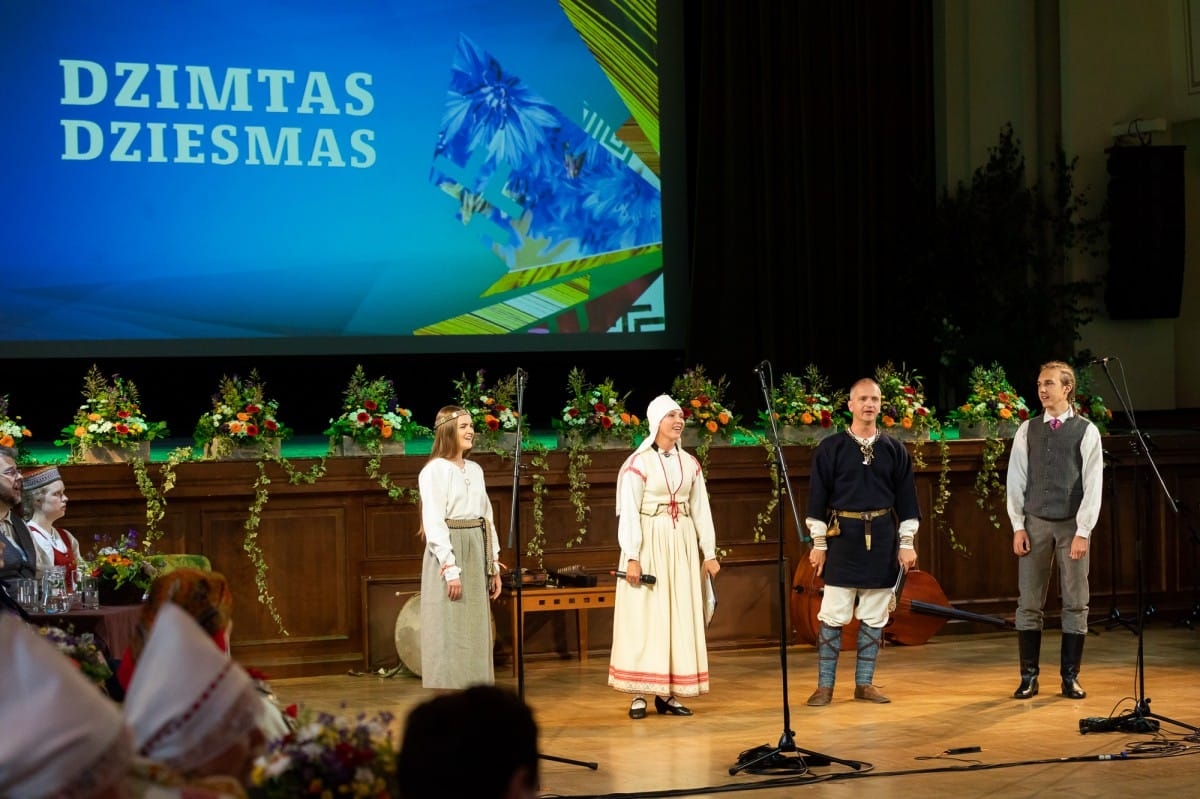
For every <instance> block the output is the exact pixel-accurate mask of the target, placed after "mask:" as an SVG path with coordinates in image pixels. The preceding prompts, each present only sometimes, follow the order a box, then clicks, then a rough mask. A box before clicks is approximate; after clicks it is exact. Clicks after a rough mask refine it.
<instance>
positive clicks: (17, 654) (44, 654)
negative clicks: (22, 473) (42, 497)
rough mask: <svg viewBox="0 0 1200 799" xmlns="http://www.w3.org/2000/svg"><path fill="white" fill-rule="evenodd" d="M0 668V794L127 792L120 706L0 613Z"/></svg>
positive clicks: (102, 798) (128, 753) (37, 796)
mask: <svg viewBox="0 0 1200 799" xmlns="http://www.w3.org/2000/svg"><path fill="white" fill-rule="evenodd" d="M0 468H2V467H0ZM0 671H2V672H3V674H4V690H5V697H4V700H3V701H0V730H3V731H4V732H3V734H2V735H0V796H4V797H9V799H45V797H48V796H64V797H85V796H86V797H98V798H99V799H106V798H107V797H114V798H117V797H125V796H127V793H126V785H125V777H126V773H127V771H128V769H129V765H130V762H131V758H132V747H131V745H130V739H129V733H128V730H126V728H125V724H124V722H123V720H122V718H121V711H120V709H119V708H118V707H117V705H115V704H113V702H112V700H110V699H108V697H106V696H104V694H103V693H101V692H100V691H99V690H97V689H96V686H94V685H92V684H91V683H90V682H88V680H87V678H86V677H84V676H83V675H82V674H81V673H80V671H79V669H78V668H77V667H75V666H74V665H73V664H72V663H71V661H70V660H69V659H67V658H65V657H63V656H62V655H61V654H59V652H58V651H57V650H56V649H55V648H54V647H53V646H52V645H51V644H49V643H48V642H47V641H46V640H44V639H43V638H42V637H41V636H40V635H38V634H37V633H36V632H34V631H33V630H32V629H31V628H30V627H29V626H28V625H26V624H25V623H24V622H22V621H21V620H20V619H18V618H16V617H15V616H13V615H11V614H0Z"/></svg>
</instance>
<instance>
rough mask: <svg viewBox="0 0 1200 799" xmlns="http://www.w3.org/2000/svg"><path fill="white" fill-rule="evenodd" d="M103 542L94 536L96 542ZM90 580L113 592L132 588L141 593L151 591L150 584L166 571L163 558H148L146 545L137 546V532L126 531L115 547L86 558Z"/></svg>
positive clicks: (96, 552)
mask: <svg viewBox="0 0 1200 799" xmlns="http://www.w3.org/2000/svg"><path fill="white" fill-rule="evenodd" d="M101 540H102V539H101V537H100V536H99V535H97V536H96V541H97V542H100V541H101ZM88 562H89V563H90V564H91V567H90V568H91V573H92V576H93V577H95V578H96V579H98V580H101V581H103V582H108V583H110V584H111V585H112V587H113V588H121V587H122V586H124V585H127V584H128V585H133V586H136V587H137V588H140V589H141V590H142V592H143V593H145V592H146V591H149V590H150V583H152V582H154V578H155V577H156V576H158V573H159V572H161V571H162V570H163V569H164V568H166V565H167V561H166V558H164V557H163V556H162V555H151V554H150V553H149V552H147V551H146V542H141V543H139V542H138V534H137V531H136V530H129V531H128V532H126V533H125V535H123V536H121V538H120V539H119V540H118V541H117V543H116V545H115V546H110V545H104V546H101V547H100V548H99V549H98V550H96V551H95V552H93V553H92V554H90V555H88Z"/></svg>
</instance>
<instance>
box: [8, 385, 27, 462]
mask: <svg viewBox="0 0 1200 799" xmlns="http://www.w3.org/2000/svg"><path fill="white" fill-rule="evenodd" d="M32 435H33V433H31V432H29V428H28V427H26V426H25V425H23V424H21V417H20V416H9V415H8V395H7V394H0V447H11V448H13V449H15V450H16V451H17V460H18V461H19V462H20V463H25V462H27V461H28V460H29V453H28V452H27V451H26V450H25V439H27V438H29V437H30V436H32Z"/></svg>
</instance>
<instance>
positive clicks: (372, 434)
mask: <svg viewBox="0 0 1200 799" xmlns="http://www.w3.org/2000/svg"><path fill="white" fill-rule="evenodd" d="M343 398H344V399H343V402H342V415H341V416H339V417H337V418H336V419H330V420H329V428H328V429H327V430H326V431H325V433H324V435H326V436H329V437H330V439H337V438H341V437H342V436H345V437H346V438H350V439H352V440H353V441H354V442H355V443H356V444H358V445H359V446H361V447H365V448H367V449H370V448H371V447H372V446H378V445H379V444H381V443H383V442H385V441H408V440H410V439H413V438H415V437H417V436H427V435H431V434H432V431H431V430H430V429H429V428H428V427H424V426H422V425H420V424H417V423H416V422H415V421H414V420H413V416H412V411H410V410H408V409H407V408H402V407H400V405H399V403H398V401H397V399H396V388H395V385H394V384H393V383H392V381H391V380H389V379H387V378H386V377H377V378H375V379H374V380H369V379H367V375H366V373H365V372H364V371H363V368H362V365H361V364H359V365H358V366H356V367H355V368H354V373H353V374H351V375H350V383H349V385H347V386H346V390H345V392H343ZM331 443H332V442H331Z"/></svg>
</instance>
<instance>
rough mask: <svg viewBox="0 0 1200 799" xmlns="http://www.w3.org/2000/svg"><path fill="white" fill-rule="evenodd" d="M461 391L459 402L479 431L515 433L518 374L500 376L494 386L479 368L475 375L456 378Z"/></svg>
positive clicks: (459, 392)
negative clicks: (489, 384)
mask: <svg viewBox="0 0 1200 799" xmlns="http://www.w3.org/2000/svg"><path fill="white" fill-rule="evenodd" d="M454 389H455V391H456V392H457V393H458V399H457V403H458V405H459V406H461V407H463V408H465V409H466V410H467V412H468V413H470V414H471V421H472V423H474V425H475V430H476V432H479V433H482V434H483V435H485V436H489V435H490V436H494V435H496V434H498V433H515V432H516V430H517V410H516V408H515V407H513V406H514V405H515V404H516V396H517V376H516V375H515V374H511V375H508V376H507V377H503V378H501V379H499V380H497V381H496V382H495V383H494V384H493V385H492V386H491V387H489V386H488V385H487V381H486V379H485V378H484V370H483V369H480V370H479V371H477V372H476V373H475V376H474V377H473V378H468V377H467V376H466V375H463V376H462V378H461V379H460V380H455V381H454Z"/></svg>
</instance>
